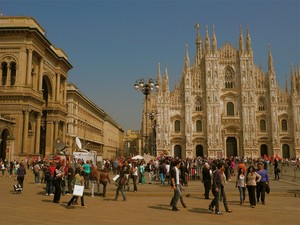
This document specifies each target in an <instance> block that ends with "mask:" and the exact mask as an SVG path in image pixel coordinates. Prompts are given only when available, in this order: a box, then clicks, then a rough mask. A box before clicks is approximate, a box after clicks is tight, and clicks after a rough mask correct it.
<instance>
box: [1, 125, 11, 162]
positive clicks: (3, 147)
mask: <svg viewBox="0 0 300 225" xmlns="http://www.w3.org/2000/svg"><path fill="white" fill-rule="evenodd" d="M8 135H9V132H8V130H7V129H4V130H3V131H2V133H1V143H0V158H1V159H2V160H5V159H6V147H7V142H6V141H7V137H8Z"/></svg>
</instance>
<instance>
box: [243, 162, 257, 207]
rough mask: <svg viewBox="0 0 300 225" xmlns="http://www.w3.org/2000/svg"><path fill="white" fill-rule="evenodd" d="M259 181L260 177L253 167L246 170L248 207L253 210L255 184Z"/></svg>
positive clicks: (254, 204)
mask: <svg viewBox="0 0 300 225" xmlns="http://www.w3.org/2000/svg"><path fill="white" fill-rule="evenodd" d="M260 179H261V176H260V175H259V174H258V173H256V172H255V169H254V167H253V166H250V167H249V168H248V170H247V178H246V180H247V189H248V195H249V202H250V207H251V208H255V206H256V201H255V189H256V183H258V182H259V181H260Z"/></svg>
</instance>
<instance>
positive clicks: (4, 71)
mask: <svg viewBox="0 0 300 225" xmlns="http://www.w3.org/2000/svg"><path fill="white" fill-rule="evenodd" d="M1 69H2V85H5V84H6V79H7V63H6V62H3V63H1Z"/></svg>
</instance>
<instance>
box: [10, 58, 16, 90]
mask: <svg viewBox="0 0 300 225" xmlns="http://www.w3.org/2000/svg"><path fill="white" fill-rule="evenodd" d="M10 76H11V78H10V79H11V80H10V84H11V85H15V83H16V76H17V67H16V63H15V62H11V63H10Z"/></svg>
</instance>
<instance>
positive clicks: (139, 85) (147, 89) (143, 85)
mask: <svg viewBox="0 0 300 225" xmlns="http://www.w3.org/2000/svg"><path fill="white" fill-rule="evenodd" d="M134 88H135V90H140V91H141V92H142V93H143V94H144V95H145V101H146V112H145V115H146V116H145V119H146V134H145V143H144V152H146V153H148V114H147V113H148V95H149V94H150V93H151V92H152V91H153V90H154V88H156V89H159V84H158V83H157V82H156V83H155V84H154V80H153V79H152V78H149V79H148V81H145V80H144V78H141V79H138V80H136V81H135V84H134Z"/></svg>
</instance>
